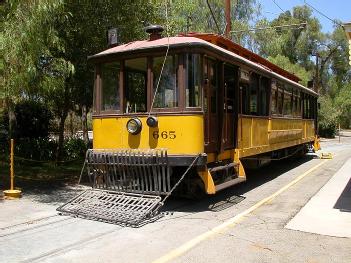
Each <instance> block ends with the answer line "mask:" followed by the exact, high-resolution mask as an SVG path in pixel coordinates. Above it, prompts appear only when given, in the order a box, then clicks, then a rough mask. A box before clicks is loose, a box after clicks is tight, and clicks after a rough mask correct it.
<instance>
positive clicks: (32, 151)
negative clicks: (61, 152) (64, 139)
mask: <svg viewBox="0 0 351 263" xmlns="http://www.w3.org/2000/svg"><path fill="white" fill-rule="evenodd" d="M56 149H57V142H56V141H52V140H50V139H48V138H21V139H16V140H15V155H16V156H19V157H23V158H26V159H31V160H38V161H53V160H55V157H56Z"/></svg>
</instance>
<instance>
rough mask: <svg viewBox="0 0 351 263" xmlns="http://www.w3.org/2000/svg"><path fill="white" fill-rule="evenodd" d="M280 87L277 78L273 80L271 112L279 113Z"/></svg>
mask: <svg viewBox="0 0 351 263" xmlns="http://www.w3.org/2000/svg"><path fill="white" fill-rule="evenodd" d="M277 99H278V87H277V83H276V81H275V80H273V81H272V84H271V113H272V114H278V104H277Z"/></svg>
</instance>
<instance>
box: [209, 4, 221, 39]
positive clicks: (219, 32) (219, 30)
mask: <svg viewBox="0 0 351 263" xmlns="http://www.w3.org/2000/svg"><path fill="white" fill-rule="evenodd" d="M206 3H207V6H208V9H210V12H211V16H212V18H213V20H214V22H215V24H216V27H217V31H218V34H221V29H220V28H219V25H218V23H217V20H216V17H215V15H214V13H213V10H212V7H211V5H210V3H209V2H208V0H206Z"/></svg>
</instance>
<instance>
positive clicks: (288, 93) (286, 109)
mask: <svg viewBox="0 0 351 263" xmlns="http://www.w3.org/2000/svg"><path fill="white" fill-rule="evenodd" d="M291 102H292V88H291V87H290V86H288V85H286V86H285V87H284V106H283V115H285V116H291V109H292V104H291Z"/></svg>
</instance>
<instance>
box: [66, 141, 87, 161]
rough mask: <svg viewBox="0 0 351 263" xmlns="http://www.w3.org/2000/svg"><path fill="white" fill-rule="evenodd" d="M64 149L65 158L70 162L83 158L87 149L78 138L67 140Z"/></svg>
mask: <svg viewBox="0 0 351 263" xmlns="http://www.w3.org/2000/svg"><path fill="white" fill-rule="evenodd" d="M64 149H65V157H66V158H67V159H68V160H70V159H77V158H84V157H85V153H86V151H87V150H88V147H87V145H86V144H85V142H84V141H83V140H82V139H80V138H69V139H68V140H66V141H65V145H64Z"/></svg>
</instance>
